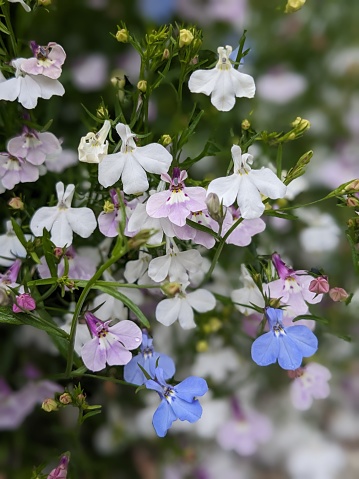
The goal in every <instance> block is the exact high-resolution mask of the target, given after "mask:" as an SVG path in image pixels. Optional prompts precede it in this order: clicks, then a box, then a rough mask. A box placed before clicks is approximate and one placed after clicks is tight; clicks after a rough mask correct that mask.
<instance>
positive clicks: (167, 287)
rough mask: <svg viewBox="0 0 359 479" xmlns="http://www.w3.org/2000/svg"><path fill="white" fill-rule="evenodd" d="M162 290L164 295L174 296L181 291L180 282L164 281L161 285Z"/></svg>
mask: <svg viewBox="0 0 359 479" xmlns="http://www.w3.org/2000/svg"><path fill="white" fill-rule="evenodd" d="M161 289H162V291H163V292H164V294H165V295H166V296H170V297H171V296H174V295H175V294H177V293H179V292H180V291H181V284H180V283H175V282H173V283H166V284H163V285H162V286H161Z"/></svg>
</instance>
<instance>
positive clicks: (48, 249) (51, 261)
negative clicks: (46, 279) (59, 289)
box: [42, 228, 57, 277]
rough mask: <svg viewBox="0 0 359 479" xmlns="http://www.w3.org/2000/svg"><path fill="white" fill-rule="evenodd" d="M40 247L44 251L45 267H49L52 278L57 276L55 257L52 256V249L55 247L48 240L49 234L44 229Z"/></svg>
mask: <svg viewBox="0 0 359 479" xmlns="http://www.w3.org/2000/svg"><path fill="white" fill-rule="evenodd" d="M42 247H43V250H44V255H45V259H46V263H47V266H48V267H49V270H50V273H51V276H52V277H56V276H57V267H56V264H55V256H54V247H55V245H54V244H53V243H52V242H51V240H50V233H49V232H48V231H47V229H46V228H44V231H43V235H42Z"/></svg>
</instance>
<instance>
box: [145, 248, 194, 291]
mask: <svg viewBox="0 0 359 479" xmlns="http://www.w3.org/2000/svg"><path fill="white" fill-rule="evenodd" d="M201 264H202V256H201V255H200V253H199V252H198V251H197V250H195V249H189V250H186V251H180V250H179V249H178V247H177V245H176V243H175V242H174V240H172V241H171V240H169V238H166V254H165V255H164V256H159V257H157V258H154V259H153V260H152V261H151V262H150V264H149V267H148V276H149V277H150V278H151V279H153V281H156V283H160V282H162V281H164V280H165V279H166V278H167V277H168V280H169V281H179V282H186V281H188V274H187V273H188V272H192V273H194V272H195V271H197V270H198V269H200V267H201Z"/></svg>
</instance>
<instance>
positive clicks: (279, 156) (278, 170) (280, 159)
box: [277, 143, 283, 179]
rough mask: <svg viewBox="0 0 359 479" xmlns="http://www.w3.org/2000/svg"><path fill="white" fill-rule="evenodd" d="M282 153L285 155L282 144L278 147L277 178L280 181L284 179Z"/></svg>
mask: <svg viewBox="0 0 359 479" xmlns="http://www.w3.org/2000/svg"><path fill="white" fill-rule="evenodd" d="M282 153H283V146H282V143H279V145H278V151H277V176H278V178H279V179H281V177H282Z"/></svg>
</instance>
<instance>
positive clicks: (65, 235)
mask: <svg viewBox="0 0 359 479" xmlns="http://www.w3.org/2000/svg"><path fill="white" fill-rule="evenodd" d="M72 238H73V234H72V228H71V226H70V225H69V223H68V221H67V211H66V210H63V211H59V214H58V215H57V218H56V220H55V221H54V224H53V225H52V228H51V241H52V242H53V243H54V244H55V246H59V247H60V248H63V247H64V246H65V245H67V246H70V245H71V244H72Z"/></svg>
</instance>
